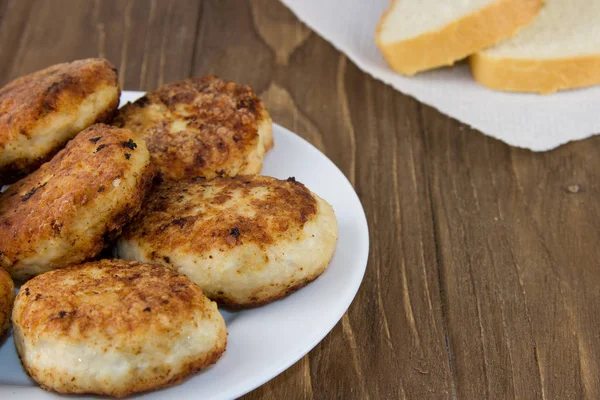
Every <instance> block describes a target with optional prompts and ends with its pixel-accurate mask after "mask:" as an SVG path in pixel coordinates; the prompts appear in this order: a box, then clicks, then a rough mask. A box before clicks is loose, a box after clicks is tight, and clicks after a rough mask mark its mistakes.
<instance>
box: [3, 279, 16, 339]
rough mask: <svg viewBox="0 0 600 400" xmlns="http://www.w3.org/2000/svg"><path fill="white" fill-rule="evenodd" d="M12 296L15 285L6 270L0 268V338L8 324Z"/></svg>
mask: <svg viewBox="0 0 600 400" xmlns="http://www.w3.org/2000/svg"><path fill="white" fill-rule="evenodd" d="M14 297H15V285H14V283H13V281H12V279H11V278H10V275H9V274H8V272H6V271H5V270H3V269H2V268H0V339H1V338H2V336H3V335H4V333H5V332H6V331H7V330H8V328H9V326H10V314H11V311H12V305H13V299H14Z"/></svg>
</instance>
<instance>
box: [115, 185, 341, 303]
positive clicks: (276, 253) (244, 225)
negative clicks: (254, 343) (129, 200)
mask: <svg viewBox="0 0 600 400" xmlns="http://www.w3.org/2000/svg"><path fill="white" fill-rule="evenodd" d="M336 240H337V221H336V219H335V215H334V213H333V209H332V208H331V206H330V205H329V204H328V203H327V202H326V201H325V200H323V199H321V198H319V197H318V196H317V195H315V194H314V193H311V191H310V190H308V189H307V188H306V187H305V186H304V185H302V184H301V183H299V182H296V181H295V180H294V179H293V178H290V179H288V181H281V180H277V179H275V178H271V177H266V176H238V177H236V178H216V179H213V180H210V181H204V180H202V179H199V180H195V181H187V182H183V181H182V182H169V181H165V182H163V183H161V184H159V185H158V186H155V187H154V189H153V191H152V194H151V195H150V196H149V199H148V201H147V202H146V203H145V205H144V207H143V209H142V211H141V212H140V214H139V216H138V217H137V218H136V219H135V220H134V221H133V222H132V223H131V224H130V225H129V226H128V227H127V228H126V229H125V230H124V232H123V236H121V238H120V239H119V241H118V242H117V246H118V254H119V256H120V257H122V258H125V259H129V260H140V261H155V262H160V263H162V264H164V265H168V266H170V267H172V268H175V269H176V270H178V271H179V272H181V273H184V274H185V275H187V276H188V277H189V278H190V279H191V280H192V281H194V282H195V283H197V284H198V285H200V287H202V289H203V291H204V293H205V294H206V296H208V297H209V298H210V299H212V300H215V301H217V302H219V303H222V304H224V305H227V306H229V307H252V306H258V305H262V304H266V303H269V302H271V301H273V300H277V299H279V298H282V297H284V296H286V295H287V294H289V293H291V292H293V291H294V290H296V289H299V288H301V287H303V286H304V285H306V284H307V283H309V282H311V281H312V280H314V279H316V278H317V277H318V276H319V275H320V274H321V273H323V271H325V269H326V268H327V265H328V264H329V261H330V260H331V257H332V256H333V252H334V249H335V243H336Z"/></svg>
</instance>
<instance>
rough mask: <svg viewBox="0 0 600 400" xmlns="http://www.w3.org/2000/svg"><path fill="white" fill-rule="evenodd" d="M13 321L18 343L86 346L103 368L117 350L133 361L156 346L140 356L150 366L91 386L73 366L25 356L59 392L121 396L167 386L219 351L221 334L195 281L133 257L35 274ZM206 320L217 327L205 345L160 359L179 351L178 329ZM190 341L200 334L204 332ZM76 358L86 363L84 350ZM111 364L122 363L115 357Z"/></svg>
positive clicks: (214, 357) (33, 371) (31, 367)
mask: <svg viewBox="0 0 600 400" xmlns="http://www.w3.org/2000/svg"><path fill="white" fill-rule="evenodd" d="M13 319H14V323H15V326H17V327H18V337H19V344H21V343H30V346H32V347H36V343H38V341H39V342H41V343H43V345H44V346H47V347H48V346H50V344H51V343H56V344H58V346H59V347H58V351H59V352H60V351H61V347H60V346H61V345H60V343H66V345H67V346H72V349H77V348H79V346H84V347H85V346H92V347H93V348H94V350H93V354H94V355H93V356H92V357H93V359H95V360H97V359H98V357H100V358H102V359H105V360H107V361H106V363H107V364H102V365H103V366H106V367H109V368H110V366H111V364H109V363H110V360H112V359H114V357H115V354H116V353H117V354H118V357H119V359H120V360H123V361H122V362H127V363H133V365H135V361H134V360H136V357H137V356H139V355H140V354H141V355H142V357H144V354H145V353H144V352H148V351H152V352H155V354H153V355H152V356H150V355H146V358H142V359H141V360H144V361H142V363H143V362H147V363H150V365H149V366H142V365H139V366H138V365H135V368H134V369H133V370H132V371H131V372H129V373H126V374H125V375H123V374H124V372H123V371H118V372H117V371H115V374H114V375H113V377H112V378H111V379H110V382H106V383H104V384H102V385H100V386H98V383H97V381H96V382H95V381H93V380H91V382H93V383H92V384H90V379H89V378H90V377H87V376H81V375H78V374H76V373H75V372H74V371H73V370H70V369H67V370H65V371H63V370H61V369H60V368H55V369H49V368H48V367H47V366H42V364H40V363H38V362H36V358H35V357H34V358H31V355H30V356H29V359H28V362H24V366H25V368H26V370H27V372H28V373H29V374H30V376H31V377H32V378H34V379H35V380H36V381H38V382H39V383H40V384H41V385H42V387H44V388H46V389H50V390H55V391H57V392H59V393H95V394H102V395H110V396H116V397H123V396H128V395H131V394H133V393H138V392H142V391H147V390H154V389H158V388H161V387H165V386H170V385H173V384H176V383H178V382H180V381H181V380H183V379H184V378H185V377H186V376H188V375H190V374H193V373H195V372H197V371H199V370H200V369H202V368H204V367H206V366H208V365H210V364H213V363H215V362H216V361H217V360H218V359H219V357H220V356H221V354H222V353H223V352H224V351H225V343H226V340H227V339H226V336H227V333H226V331H225V329H224V323H223V322H222V318H221V317H220V315H218V311H217V310H216V307H215V306H214V304H213V303H211V302H210V301H209V300H208V299H206V297H205V296H204V295H203V294H202V290H201V289H200V288H199V287H198V286H197V285H195V284H194V283H192V282H191V281H190V280H189V279H187V278H186V277H185V276H183V275H180V274H178V273H177V272H175V271H172V270H170V269H168V268H165V267H164V266H161V265H158V264H146V263H140V262H135V261H133V262H128V261H123V260H101V261H95V262H90V263H86V264H82V265H78V266H73V267H69V268H64V269H60V270H56V271H51V272H48V273H46V274H43V275H40V276H38V277H36V278H34V279H32V280H30V281H29V282H27V283H26V284H24V285H23V286H22V288H21V290H20V292H19V295H18V296H17V299H16V303H15V314H14V317H13ZM211 320H213V321H220V324H221V326H222V330H221V331H219V332H218V334H217V337H216V338H215V339H216V341H215V342H214V344H213V347H212V348H211V349H208V350H204V351H203V352H202V353H195V352H194V353H193V354H187V352H186V351H183V352H182V353H180V357H182V358H181V362H182V363H181V364H174V363H173V361H169V362H164V363H160V361H161V359H160V357H161V356H162V357H171V356H173V355H174V353H175V352H181V351H182V350H181V349H180V348H179V347H181V346H182V345H183V344H184V343H185V342H181V340H183V341H185V340H186V339H185V334H183V335H184V337H183V338H182V339H176V338H177V337H178V335H181V334H182V333H181V332H179V330H180V329H192V331H194V330H196V331H197V330H198V329H202V328H199V325H198V324H200V323H202V321H211ZM217 325H218V324H217ZM194 327H195V328H194ZM194 334H195V335H197V334H198V333H197V332H194ZM201 334H202V333H200V335H201ZM187 339H190V338H189V337H188V338H187ZM191 339H192V340H203V339H202V336H195V337H193V338H191ZM211 344H212V343H211ZM173 346H177V347H173ZM18 349H19V354H20V356H21V357H22V359H25V357H24V355H23V352H27V351H37V349H35V348H30V349H26V348H24V346H23V345H21V346H18ZM196 349H197V348H196ZM190 351H192V350H191V348H190ZM115 352H116V353H115ZM98 353H99V354H98ZM79 357H81V358H82V359H83V362H84V363H89V362H90V359H89V358H88V356H87V355H84V353H81V355H79ZM88 365H92V364H88ZM115 366H116V367H118V368H124V366H123V365H122V364H120V362H117V365H115ZM93 368H98V366H96V367H93ZM68 371H71V372H68ZM82 371H88V370H86V369H85V368H84V369H82ZM88 372H90V373H93V372H97V373H106V371H94V370H91V371H88ZM117 374H119V375H117Z"/></svg>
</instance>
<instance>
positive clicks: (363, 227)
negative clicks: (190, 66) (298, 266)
mask: <svg viewBox="0 0 600 400" xmlns="http://www.w3.org/2000/svg"><path fill="white" fill-rule="evenodd" d="M145 93H146V92H144V91H131V90H122V91H121V104H120V105H119V106H122V105H123V104H125V103H124V102H123V96H124V95H126V96H128V97H132V98H134V97H136V96H137V97H141V96H142V95H144V94H145ZM273 128H274V130H275V129H278V130H281V131H282V132H283V133H284V134H286V135H289V136H291V137H292V138H293V140H299V141H300V142H302V143H303V145H305V146H306V147H307V148H308V149H310V151H311V152H312V153H313V154H317V156H318V157H321V158H324V161H325V162H326V163H328V164H329V166H330V167H331V168H332V169H333V170H335V172H336V173H337V174H339V175H340V176H341V177H343V179H342V180H340V183H343V184H344V185H346V186H347V188H349V189H350V192H351V193H352V200H353V201H355V202H356V203H357V205H358V206H359V207H358V209H357V211H358V210H360V213H359V214H357V215H353V218H354V219H355V221H356V223H357V225H358V227H359V228H360V230H359V231H358V232H357V235H359V242H360V243H361V244H363V243H364V246H361V249H360V252H359V253H357V256H359V258H358V260H357V261H356V264H357V265H360V267H361V270H360V279H356V281H353V286H354V287H353V288H352V290H351V295H348V296H347V299H346V301H344V302H343V306H341V307H340V308H339V311H338V312H337V313H336V315H335V317H332V318H331V319H330V320H328V322H329V323H328V324H327V326H326V328H324V329H319V330H318V331H319V332H318V333H317V334H316V335H315V337H314V338H313V339H312V340H310V341H307V342H306V344H305V345H303V346H302V349H301V350H298V351H297V352H296V353H294V356H291V357H289V358H288V359H283V360H282V361H281V362H279V363H276V364H271V366H270V368H269V369H268V370H264V369H263V372H262V373H260V372H257V373H256V374H253V375H251V376H249V377H248V378H247V379H244V380H242V381H238V383H237V384H234V385H231V386H229V388H228V389H226V390H224V391H223V392H221V393H215V394H214V396H212V395H211V396H210V398H211V399H230V398H237V397H240V396H243V395H245V394H247V393H249V392H251V391H252V390H255V389H256V388H258V387H260V386H262V385H264V384H265V383H267V382H269V381H271V380H272V379H274V378H275V377H277V376H278V375H280V374H281V373H283V372H284V371H286V370H287V369H289V368H290V367H291V366H293V365H294V364H295V363H297V362H298V361H299V360H300V359H301V358H302V357H304V356H305V355H306V354H308V353H310V352H311V351H312V350H313V349H314V348H315V347H316V346H317V345H318V344H319V343H320V342H321V341H323V339H324V338H325V337H327V335H329V334H330V333H331V331H332V330H333V329H334V328H335V326H336V325H337V324H338V323H339V322H340V320H341V319H342V317H343V316H344V314H345V313H346V312H347V311H348V309H349V308H350V306H351V305H352V303H353V302H354V300H355V298H356V295H357V293H358V290H359V289H360V286H361V285H362V282H363V280H364V276H365V273H366V269H367V265H368V259H369V252H370V234H369V225H368V220H367V217H366V213H365V209H364V207H363V205H362V202H361V200H360V197H359V196H358V194H357V192H356V190H355V188H354V186H353V185H352V183H351V182H350V181H349V180H348V178H347V177H346V175H345V174H344V173H343V172H342V170H341V169H340V168H339V167H338V166H337V165H336V164H335V163H334V162H333V161H332V160H331V159H330V158H329V157H328V156H327V155H326V154H325V153H323V152H321V151H320V150H319V149H317V148H316V147H315V146H314V145H313V144H312V143H310V142H309V141H308V140H306V139H304V138H303V137H301V136H300V135H298V134H296V133H294V132H293V131H291V130H289V129H287V128H285V127H283V126H281V125H279V124H277V123H275V122H273ZM338 221H339V219H338ZM338 245H339V239H338V243H336V251H339V247H338ZM340 304H342V303H340ZM322 326H325V324H322ZM6 340H10V339H8V337H7V338H5V341H6ZM186 383H187V382H185V381H184V382H182V383H180V384H179V386H185V385H186ZM2 393H11V394H12V395H16V396H23V398H33V399H35V398H37V397H40V398H46V396H44V395H50V397H54V398H73V395H69V396H61V395H59V394H56V393H54V392H51V393H50V392H46V391H43V390H42V389H41V388H40V387H39V386H23V385H9V384H0V394H2ZM148 395H150V396H151V397H157V398H168V396H169V387H167V388H164V389H159V390H157V391H154V392H146V393H140V394H138V395H137V396H135V397H138V396H139V397H145V396H148ZM30 396H31V397H30ZM75 396H77V395H75ZM83 396H85V395H83Z"/></svg>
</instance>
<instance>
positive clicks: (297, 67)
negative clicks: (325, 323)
mask: <svg viewBox="0 0 600 400" xmlns="http://www.w3.org/2000/svg"><path fill="white" fill-rule="evenodd" d="M253 6H254V7H253V15H254V20H255V28H256V30H257V31H258V33H259V35H260V37H261V38H262V40H264V42H265V43H266V44H267V45H268V46H269V47H271V49H272V52H273V54H275V66H274V72H273V74H272V75H273V79H272V82H270V83H269V84H268V85H269V86H268V89H267V90H266V91H265V92H263V97H264V98H265V100H266V102H267V105H268V106H269V109H270V110H275V113H274V117H275V120H276V121H278V122H279V121H281V123H283V124H284V125H286V126H288V127H290V128H291V129H293V130H294V131H296V132H297V133H299V134H300V135H302V136H304V137H305V138H307V139H308V140H309V141H311V142H312V143H314V144H315V145H316V146H317V147H319V148H321V149H322V150H324V151H325V152H326V154H327V155H328V156H329V157H330V158H331V159H332V160H333V161H334V162H335V163H336V164H337V165H338V166H339V167H340V168H341V169H342V170H343V171H344V173H345V174H346V176H348V178H349V179H350V180H351V181H352V182H353V183H354V184H355V187H356V188H357V191H358V193H359V195H360V196H361V199H362V201H363V204H364V205H365V208H366V211H367V216H368V219H369V223H370V225H371V227H372V228H371V232H370V233H371V243H372V244H373V245H372V251H371V254H370V262H369V267H368V269H367V274H366V276H365V281H364V282H363V285H362V287H361V290H360V291H359V294H358V296H357V298H356V300H355V301H354V303H353V305H352V306H351V308H350V310H349V313H347V314H346V315H345V316H344V318H343V319H342V321H341V323H340V324H338V326H336V328H335V329H334V330H333V331H332V333H331V334H329V335H328V336H327V338H326V339H325V340H324V341H323V342H322V343H321V344H320V345H318V346H317V348H316V349H315V350H314V351H312V352H311V353H310V354H309V356H308V357H309V358H310V375H307V373H306V370H307V369H308V368H307V367H305V366H304V365H299V364H297V365H296V366H294V367H293V368H292V369H291V370H289V371H287V372H286V373H284V374H283V375H282V376H280V377H278V378H276V379H275V380H274V381H273V382H272V383H269V384H267V385H265V386H263V387H262V388H259V389H257V390H256V391H255V392H254V393H252V394H251V395H249V396H247V397H248V398H257V399H258V398H261V399H262V398H267V399H269V398H272V399H278V398H282V396H289V394H290V391H289V389H292V388H295V387H297V388H305V387H308V386H310V387H311V390H310V392H309V391H306V390H305V391H299V392H298V393H299V394H296V395H295V396H291V397H292V398H340V399H341V398H371V399H379V398H396V397H403V396H406V397H408V398H411V397H414V398H446V397H450V396H451V392H452V383H451V375H450V370H449V363H448V361H447V355H446V348H445V337H444V336H445V335H444V332H445V327H444V321H443V320H442V313H441V308H440V304H441V302H440V299H439V293H440V289H439V287H438V283H437V282H438V271H437V262H436V260H435V246H434V240H433V233H434V231H433V220H432V217H431V212H430V208H429V200H428V199H429V194H428V188H427V185H422V184H421V182H422V181H423V180H424V177H423V171H424V169H423V165H422V161H423V160H422V157H423V137H422V135H421V131H420V127H419V119H418V105H417V103H416V102H415V101H414V100H411V99H409V98H407V97H405V96H402V95H399V94H397V93H396V92H395V91H393V90H392V89H390V88H389V87H386V86H385V85H383V84H381V83H379V82H376V81H374V80H372V79H371V78H369V77H367V76H366V75H364V74H363V73H361V72H360V71H358V69H357V68H356V67H355V66H354V65H352V64H351V63H350V62H349V61H348V60H347V59H346V58H345V57H344V56H342V55H340V54H339V53H338V52H337V51H336V50H335V49H334V48H333V47H332V46H331V45H329V44H328V43H326V42H325V41H324V40H323V39H321V38H319V37H318V36H316V35H309V34H308V33H307V32H306V28H305V27H303V26H302V25H301V24H300V23H298V22H297V21H295V20H290V18H289V12H287V11H286V10H285V9H283V8H282V7H280V6H279V7H278V6H274V5H273V2H269V1H265V2H253ZM278 8H279V9H278ZM263 9H264V10H263ZM258 15H260V18H258V17H257V16H258ZM270 19H272V22H271V21H269V20H270ZM282 21H289V25H290V26H285V25H283V22H282ZM264 25H267V26H270V27H269V28H266V27H265V26H264ZM286 39H287V40H286ZM302 39H304V42H303V41H302ZM315 60H319V61H318V62H315ZM220 64H223V65H226V64H228V63H227V62H225V61H223V62H221V63H220ZM324 66H325V67H324ZM225 68H226V67H225ZM396 131H400V132H402V133H403V134H402V135H401V136H400V135H398V136H396V135H394V134H393V132H396ZM359 166H362V167H359ZM366 166H368V168H367V167H366ZM383 193H386V194H383ZM423 204H424V205H425V207H422V205H423ZM305 359H306V357H305ZM384 371H385V372H384ZM400 371H401V372H400ZM292 377H295V379H296V381H304V382H305V384H304V385H301V384H298V383H294V384H292V383H290V381H291V379H292ZM309 379H310V381H309ZM273 388H277V389H273ZM291 392H293V389H292V390H291Z"/></svg>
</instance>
